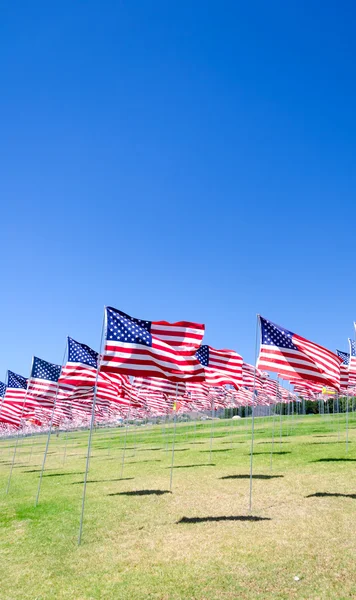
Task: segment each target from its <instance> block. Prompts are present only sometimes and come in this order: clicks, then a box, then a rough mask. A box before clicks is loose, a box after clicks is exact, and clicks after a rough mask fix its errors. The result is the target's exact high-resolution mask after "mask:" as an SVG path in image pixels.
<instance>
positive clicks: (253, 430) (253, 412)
mask: <svg viewBox="0 0 356 600" xmlns="http://www.w3.org/2000/svg"><path fill="white" fill-rule="evenodd" d="M258 324H259V315H257V321H256V343H255V371H254V378H253V404H252V424H251V450H250V495H249V511H250V512H251V511H252V479H253V443H254V436H255V404H254V403H255V395H256V369H257V367H256V363H257V346H258Z"/></svg>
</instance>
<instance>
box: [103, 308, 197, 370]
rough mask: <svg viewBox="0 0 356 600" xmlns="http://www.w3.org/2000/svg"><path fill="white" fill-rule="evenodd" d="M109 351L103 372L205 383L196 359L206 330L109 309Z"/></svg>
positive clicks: (107, 321) (106, 347) (194, 325)
mask: <svg viewBox="0 0 356 600" xmlns="http://www.w3.org/2000/svg"><path fill="white" fill-rule="evenodd" d="M105 311H106V332H105V334H106V335H105V338H106V342H105V350H104V357H103V361H102V366H101V371H104V372H107V373H112V372H113V373H122V374H125V375H140V376H146V377H163V378H166V379H169V380H170V381H182V380H187V381H204V369H203V367H202V366H201V365H200V363H199V361H198V360H197V359H196V358H195V350H196V348H197V347H198V346H199V344H200V342H201V340H202V338H203V335H204V326H203V325H198V324H196V323H187V322H186V321H181V322H179V323H167V322H166V321H157V322H154V321H146V320H144V319H135V318H134V317H130V316H129V315H126V314H125V313H123V312H121V311H120V310H116V309H115V308H112V307H107V308H106V309H105Z"/></svg>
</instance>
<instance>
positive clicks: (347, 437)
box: [346, 391, 349, 452]
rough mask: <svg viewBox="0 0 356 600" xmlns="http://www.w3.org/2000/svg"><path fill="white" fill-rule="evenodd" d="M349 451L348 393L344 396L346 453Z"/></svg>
mask: <svg viewBox="0 0 356 600" xmlns="http://www.w3.org/2000/svg"><path fill="white" fill-rule="evenodd" d="M348 451H349V392H348V391H347V395H346V452H348Z"/></svg>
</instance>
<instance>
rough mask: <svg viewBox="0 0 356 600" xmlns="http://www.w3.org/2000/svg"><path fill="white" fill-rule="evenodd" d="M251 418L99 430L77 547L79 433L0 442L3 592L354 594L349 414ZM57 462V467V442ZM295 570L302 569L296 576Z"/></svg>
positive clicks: (161, 597)
mask: <svg viewBox="0 0 356 600" xmlns="http://www.w3.org/2000/svg"><path fill="white" fill-rule="evenodd" d="M272 422H273V421H272V418H265V419H261V418H260V419H256V421H255V423H256V428H255V429H256V436H255V456H254V479H253V507H252V513H251V515H252V516H253V517H255V518H253V519H250V518H249V517H250V516H251V515H250V514H249V512H248V492H249V449H250V429H251V420H247V419H246V420H240V421H232V420H221V421H214V439H213V446H212V455H211V456H212V461H211V462H210V460H209V438H210V428H211V422H204V423H202V422H200V423H198V424H197V426H196V428H195V425H194V423H188V424H186V423H182V424H178V425H177V436H176V453H175V467H174V474H173V493H169V477H170V461H171V452H170V450H171V443H172V436H173V428H172V426H169V427H167V428H163V427H162V426H160V425H157V426H146V427H139V428H137V431H136V432H135V431H134V429H133V428H130V429H129V433H128V436H127V450H126V462H125V468H124V472H123V478H121V479H120V471H121V458H122V448H123V444H124V435H125V433H124V431H123V430H122V429H115V430H112V429H111V430H108V429H106V430H98V431H97V432H96V433H95V434H94V438H93V456H92V460H91V463H90V473H89V483H88V487H87V503H86V512H85V522H84V533H83V540H82V545H81V546H80V547H78V546H77V535H78V528H79V517H80V508H81V496H82V487H83V485H82V483H83V473H84V468H85V453H86V444H87V437H88V433H87V432H80V433H78V432H73V433H71V434H69V436H68V437H67V439H65V437H64V434H63V433H62V434H60V436H59V437H56V436H55V435H54V436H53V437H52V439H51V444H50V448H49V455H48V461H47V468H46V471H45V475H44V477H43V484H42V491H41V496H40V503H39V506H38V507H37V508H35V507H34V500H35V496H36V490H37V484H38V477H39V469H40V464H41V459H42V455H43V450H44V446H45V436H38V437H34V438H32V439H30V438H26V439H25V440H23V441H22V442H21V443H20V445H19V448H18V453H17V458H16V463H15V467H14V470H13V478H12V482H11V488H10V492H9V495H8V496H6V495H5V493H4V491H3V490H5V487H6V483H7V479H8V475H9V471H10V463H11V457H12V452H13V444H14V440H8V441H2V442H1V445H0V461H1V462H0V477H1V481H0V484H1V488H2V489H1V492H0V502H1V512H0V520H1V529H0V548H1V554H0V598H1V600H17V599H21V600H23V599H31V600H52V599H53V600H54V599H56V600H62V599H74V600H84V599H93V600H94V599H95V600H109V599H110V600H111V599H125V600H126V599H127V600H143V599H157V600H171V599H172V600H175V599H196V600H203V599H209V600H212V599H216V600H218V599H229V600H230V599H233V598H239V599H252V600H255V599H258V598H263V599H270V598H271V599H272V598H273V599H286V598H298V599H302V598H303V599H308V600H310V599H315V600H316V599H317V598H319V599H324V598H325V599H326V598H327V599H329V598H330V599H333V600H335V599H338V600H341V599H344V598H356V558H355V550H356V536H355V534H356V525H355V518H354V515H355V508H356V485H355V479H356V474H355V470H356V417H355V415H351V416H350V431H349V447H348V452H346V446H345V416H344V415H340V416H339V417H337V416H335V418H334V417H330V416H306V417H283V423H282V438H280V422H279V417H277V418H276V421H275V443H274V456H273V465H272V470H271V465H270V458H271V435H272ZM65 445H66V458H65V463H64V448H65ZM294 577H299V581H295V579H294Z"/></svg>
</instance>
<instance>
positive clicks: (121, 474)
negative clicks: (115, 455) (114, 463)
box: [120, 389, 132, 479]
mask: <svg viewBox="0 0 356 600" xmlns="http://www.w3.org/2000/svg"><path fill="white" fill-rule="evenodd" d="M131 394H132V392H131V389H130V400H129V408H128V411H127V416H126V427H125V437H124V448H123V451H122V461H121V471H120V479H121V478H122V476H123V474H124V467H125V455H126V443H127V430H128V428H129V419H130V412H131Z"/></svg>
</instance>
